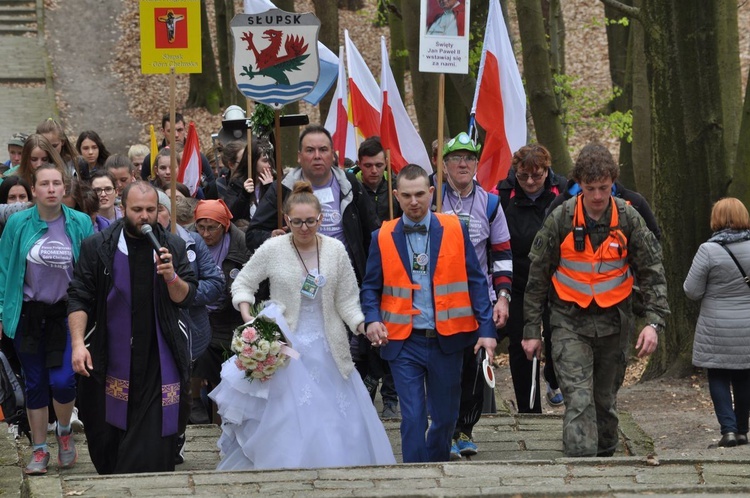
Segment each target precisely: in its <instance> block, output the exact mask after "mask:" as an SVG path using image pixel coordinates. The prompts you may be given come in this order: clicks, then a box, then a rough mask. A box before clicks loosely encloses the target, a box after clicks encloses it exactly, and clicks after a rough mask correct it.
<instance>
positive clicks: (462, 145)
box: [443, 131, 482, 156]
mask: <svg viewBox="0 0 750 498" xmlns="http://www.w3.org/2000/svg"><path fill="white" fill-rule="evenodd" d="M481 148H482V146H481V145H479V144H477V143H476V142H474V140H472V139H471V138H470V137H469V135H467V134H466V133H465V132H463V131H462V132H461V133H459V134H458V135H456V136H455V137H453V138H452V139H450V140H449V141H448V143H447V144H445V146H444V147H443V155H444V156H447V155H448V154H450V153H451V152H456V151H458V150H468V151H469V152H473V153H474V154H477V155H478V154H479V149H481Z"/></svg>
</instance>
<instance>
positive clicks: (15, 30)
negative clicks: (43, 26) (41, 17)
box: [0, 25, 37, 35]
mask: <svg viewBox="0 0 750 498" xmlns="http://www.w3.org/2000/svg"><path fill="white" fill-rule="evenodd" d="M36 32H37V29H36V25H34V26H2V25H0V35H25V34H27V33H33V34H36Z"/></svg>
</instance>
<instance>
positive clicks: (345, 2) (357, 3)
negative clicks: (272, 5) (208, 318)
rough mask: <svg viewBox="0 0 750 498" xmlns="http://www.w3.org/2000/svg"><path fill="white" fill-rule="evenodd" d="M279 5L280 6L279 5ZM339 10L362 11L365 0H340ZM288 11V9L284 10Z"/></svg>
mask: <svg viewBox="0 0 750 498" xmlns="http://www.w3.org/2000/svg"><path fill="white" fill-rule="evenodd" d="M277 5H278V4H277ZM338 5H339V9H345V10H355V11H356V10H360V9H363V8H364V6H365V1H364V0H338ZM284 10H287V9H284Z"/></svg>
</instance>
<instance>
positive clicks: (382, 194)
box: [349, 166, 404, 226]
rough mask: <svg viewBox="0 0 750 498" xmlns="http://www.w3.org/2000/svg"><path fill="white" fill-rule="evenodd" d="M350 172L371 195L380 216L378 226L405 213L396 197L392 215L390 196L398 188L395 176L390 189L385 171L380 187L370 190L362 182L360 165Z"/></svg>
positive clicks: (376, 212)
mask: <svg viewBox="0 0 750 498" xmlns="http://www.w3.org/2000/svg"><path fill="white" fill-rule="evenodd" d="M349 173H351V174H353V175H354V176H355V177H356V178H357V181H359V183H361V184H362V188H363V189H364V191H365V192H366V193H367V195H368V196H370V200H371V201H372V204H373V206H374V207H375V214H376V215H377V216H378V222H379V223H378V226H380V225H382V224H383V222H384V221H388V220H390V219H396V218H399V217H400V216H401V215H402V214H404V212H403V211H402V210H401V206H399V205H398V202H396V199H395V198H394V199H393V218H391V217H390V208H389V206H388V198H389V197H392V196H393V194H391V192H392V191H393V189H394V188H396V181H395V177H394V179H393V180H392V181H391V187H392V188H390V189H389V188H388V177H387V172H386V173H384V174H383V181H382V182H380V183H379V184H378V188H377V189H376V190H370V187H368V186H367V185H365V184H364V183H362V171H361V170H360V169H359V166H355V167H354V168H352V169H350V170H349Z"/></svg>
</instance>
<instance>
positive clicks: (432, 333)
mask: <svg viewBox="0 0 750 498" xmlns="http://www.w3.org/2000/svg"><path fill="white" fill-rule="evenodd" d="M411 333H412V334H414V335H421V336H423V337H427V338H428V339H433V338H435V337H437V331H436V330H435V329H411Z"/></svg>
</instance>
